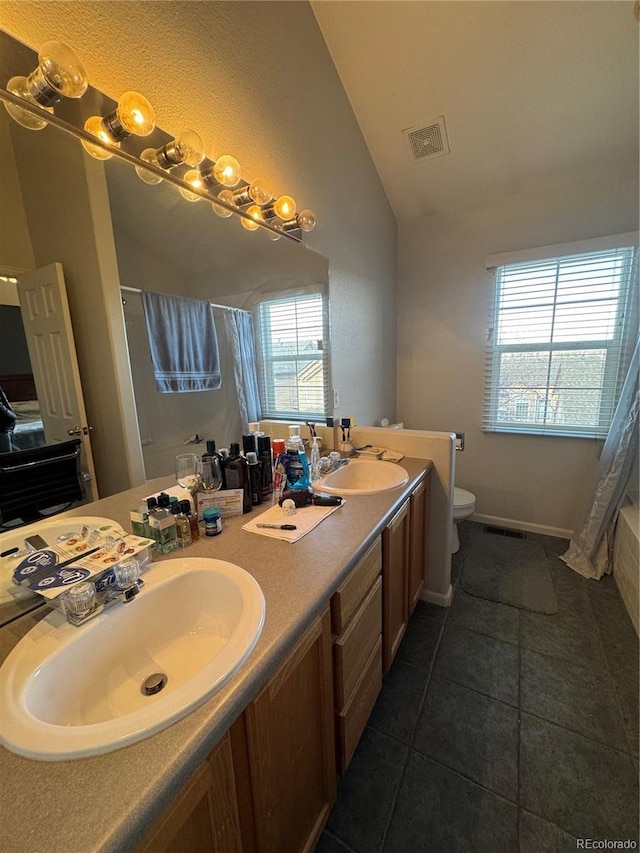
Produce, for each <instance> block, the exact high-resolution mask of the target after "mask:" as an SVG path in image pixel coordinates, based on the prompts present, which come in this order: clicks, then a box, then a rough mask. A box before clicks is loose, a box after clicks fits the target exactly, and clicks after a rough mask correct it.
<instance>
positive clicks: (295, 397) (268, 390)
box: [256, 293, 329, 419]
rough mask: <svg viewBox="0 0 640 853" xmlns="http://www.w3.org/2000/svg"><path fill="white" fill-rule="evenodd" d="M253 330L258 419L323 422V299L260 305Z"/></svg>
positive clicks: (311, 296)
mask: <svg viewBox="0 0 640 853" xmlns="http://www.w3.org/2000/svg"><path fill="white" fill-rule="evenodd" d="M256 327H257V329H258V336H259V347H258V349H259V353H258V362H259V368H258V380H259V386H260V402H261V407H262V417H263V418H283V419H289V418H291V419H300V418H301V417H304V418H307V419H311V418H317V419H322V418H325V417H326V414H327V400H328V392H327V388H328V385H329V367H328V346H327V345H328V341H329V319H328V309H327V304H326V299H325V296H324V294H323V293H312V294H305V295H302V296H294V297H284V298H279V299H272V300H269V301H266V302H261V303H260V304H259V305H258V307H257V323H256Z"/></svg>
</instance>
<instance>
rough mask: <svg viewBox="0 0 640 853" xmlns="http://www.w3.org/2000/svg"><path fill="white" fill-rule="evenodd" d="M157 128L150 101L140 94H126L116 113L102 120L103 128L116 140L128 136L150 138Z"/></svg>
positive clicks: (121, 98)
mask: <svg viewBox="0 0 640 853" xmlns="http://www.w3.org/2000/svg"><path fill="white" fill-rule="evenodd" d="M155 126H156V114H155V112H154V109H153V107H152V106H151V104H150V103H149V101H148V100H147V99H146V98H145V97H144V96H143V95H141V94H139V93H138V92H125V93H124V94H122V95H120V97H119V98H118V106H117V107H116V109H115V111H114V112H113V113H111V114H110V115H108V116H106V117H105V118H104V119H103V120H102V128H103V130H105V131H106V132H107V133H108V134H110V135H111V136H112V137H113V139H114V140H123V139H126V138H127V136H131V134H133V135H134V136H148V135H149V134H150V133H151V132H152V131H153V129H154V128H155Z"/></svg>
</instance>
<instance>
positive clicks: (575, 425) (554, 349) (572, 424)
mask: <svg viewBox="0 0 640 853" xmlns="http://www.w3.org/2000/svg"><path fill="white" fill-rule="evenodd" d="M637 302H638V283H637V266H636V248H635V247H633V246H627V247H622V248H614V249H606V250H602V251H596V252H588V253H584V254H574V255H567V256H564V257H555V258H547V259H542V260H533V261H527V262H524V263H509V264H505V265H503V266H499V267H498V268H497V269H496V283H495V299H494V304H493V312H492V321H491V327H490V330H489V335H488V341H489V349H488V357H487V365H488V367H487V377H486V391H485V406H484V417H483V429H485V430H490V431H498V432H525V433H534V434H535V433H539V434H548V435H572V436H585V437H604V436H606V434H607V431H608V428H609V425H610V423H611V418H612V416H613V412H614V410H615V406H616V403H617V400H618V395H619V392H620V389H621V386H622V382H623V381H624V376H625V371H626V368H627V364H628V359H629V356H630V348H631V347H630V342H631V338H632V337H633V341H634V342H635V335H636V334H637V324H638V318H637Z"/></svg>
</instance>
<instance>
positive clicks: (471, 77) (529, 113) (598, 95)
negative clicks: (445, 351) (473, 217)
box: [312, 0, 639, 221]
mask: <svg viewBox="0 0 640 853" xmlns="http://www.w3.org/2000/svg"><path fill="white" fill-rule="evenodd" d="M633 5H634V4H633V2H631V0H504V1H503V0H360V2H353V0H347V2H344V0H312V7H313V10H314V13H315V15H316V18H317V20H318V23H319V25H320V28H321V30H322V33H323V35H324V38H325V41H326V43H327V45H328V47H329V50H330V52H331V55H332V57H333V61H334V63H335V66H336V68H337V70H338V73H339V75H340V77H341V79H342V83H343V86H344V88H345V91H346V93H347V96H348V98H349V100H350V102H351V105H352V107H353V110H354V113H355V116H356V118H357V120H358V122H359V124H360V128H361V130H362V133H363V135H364V138H365V140H366V142H367V145H368V147H369V150H370V152H371V156H372V158H373V161H374V163H375V165H376V168H377V170H378V173H379V175H380V178H381V180H382V183H383V185H384V188H385V191H386V193H387V196H388V198H389V201H390V203H391V205H392V207H393V210H394V211H395V214H396V217H397V218H398V220H399V221H402V220H407V219H412V218H414V217H416V216H420V215H426V214H430V213H435V212H442V211H455V210H457V209H468V208H470V207H476V206H480V205H483V204H485V203H487V202H490V201H491V200H494V199H497V198H500V197H504V196H507V195H512V194H518V193H530V192H535V191H538V190H540V189H545V188H552V187H558V186H562V185H568V184H571V183H575V182H579V181H581V180H584V179H585V176H588V175H605V174H609V173H610V174H614V173H616V172H623V173H627V172H628V173H629V175H630V176H631V179H633V176H634V173H637V168H638V79H639V75H638V36H639V25H638V21H637V20H636V18H635V17H634V9H633ZM440 116H444V126H445V128H446V134H447V136H448V142H449V146H450V153H449V154H445V155H437V156H428V157H422V158H420V159H418V160H414V159H413V158H412V156H411V149H410V146H409V142H408V139H407V135H406V133H403V131H406V130H407V129H409V128H417V129H421V128H424V127H430V126H432V125H433V124H434V123H435V122H436V120H437V119H438V118H439V117H440ZM434 139H435V138H434V136H433V133H430V134H427V136H426V142H427V149H426V150H429V145H430V144H431V143H432V142H434Z"/></svg>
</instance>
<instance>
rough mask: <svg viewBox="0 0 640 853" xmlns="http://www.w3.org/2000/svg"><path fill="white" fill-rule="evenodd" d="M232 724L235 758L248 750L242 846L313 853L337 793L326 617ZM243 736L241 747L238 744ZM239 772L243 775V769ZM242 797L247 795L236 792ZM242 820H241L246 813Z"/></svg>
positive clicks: (272, 852) (268, 851)
mask: <svg viewBox="0 0 640 853" xmlns="http://www.w3.org/2000/svg"><path fill="white" fill-rule="evenodd" d="M241 719H242V720H244V732H243V733H242V732H239V730H238V727H237V726H234V730H232V736H233V735H234V732H235V737H234V739H233V749H234V759H236V758H237V760H238V762H239V763H241V762H242V755H241V754H238V755H237V756H236V748H237V747H239V750H238V752H239V753H241V751H242V749H243V748H244V749H246V764H245V768H246V772H247V775H248V784H249V786H250V795H251V796H250V799H251V801H252V810H253V827H252V828H251V830H250V831H247V828H246V827H244V828H243V839H244V841H245V851H247V849H249V848H252V846H253V845H255V849H256V850H257V851H258V852H259V853H275V851H277V853H300V851H312V850H313V849H314V848H315V845H316V844H317V842H318V839H319V837H320V834H321V832H322V828H323V826H324V824H325V822H326V819H327V817H328V815H329V811H330V809H331V806H332V804H333V801H334V799H335V793H336V766H335V738H334V720H333V677H332V665H331V620H330V616H329V610H328V609H327V610H326V611H325V613H324V615H323V616H322V617H321V618H318V619H316V620H315V621H314V623H313V624H312V625H311V627H310V628H309V629H308V630H307V632H306V634H305V635H304V636H303V637H302V639H301V640H300V642H299V643H298V646H297V648H296V650H295V651H294V652H293V653H292V655H291V656H290V657H289V659H288V660H287V661H286V662H285V663H284V665H283V666H282V667H281V669H280V670H279V672H278V673H276V675H275V676H274V677H273V678H272V679H271V680H270V681H269V683H268V684H267V685H266V687H264V688H263V690H262V691H261V692H260V693H259V694H258V696H257V698H256V699H254V700H253V701H252V702H251V703H250V704H249V705H248V706H247V708H246V709H245V712H244V714H243V717H242V718H241ZM243 740H244V744H242V741H243ZM240 776H242V772H241V773H240ZM239 799H240V801H241V802H242V801H243V800H244V801H247V800H248V799H249V798H248V797H247V795H246V792H245V794H244V795H243V794H242V792H240V791H239ZM243 823H244V817H243Z"/></svg>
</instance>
